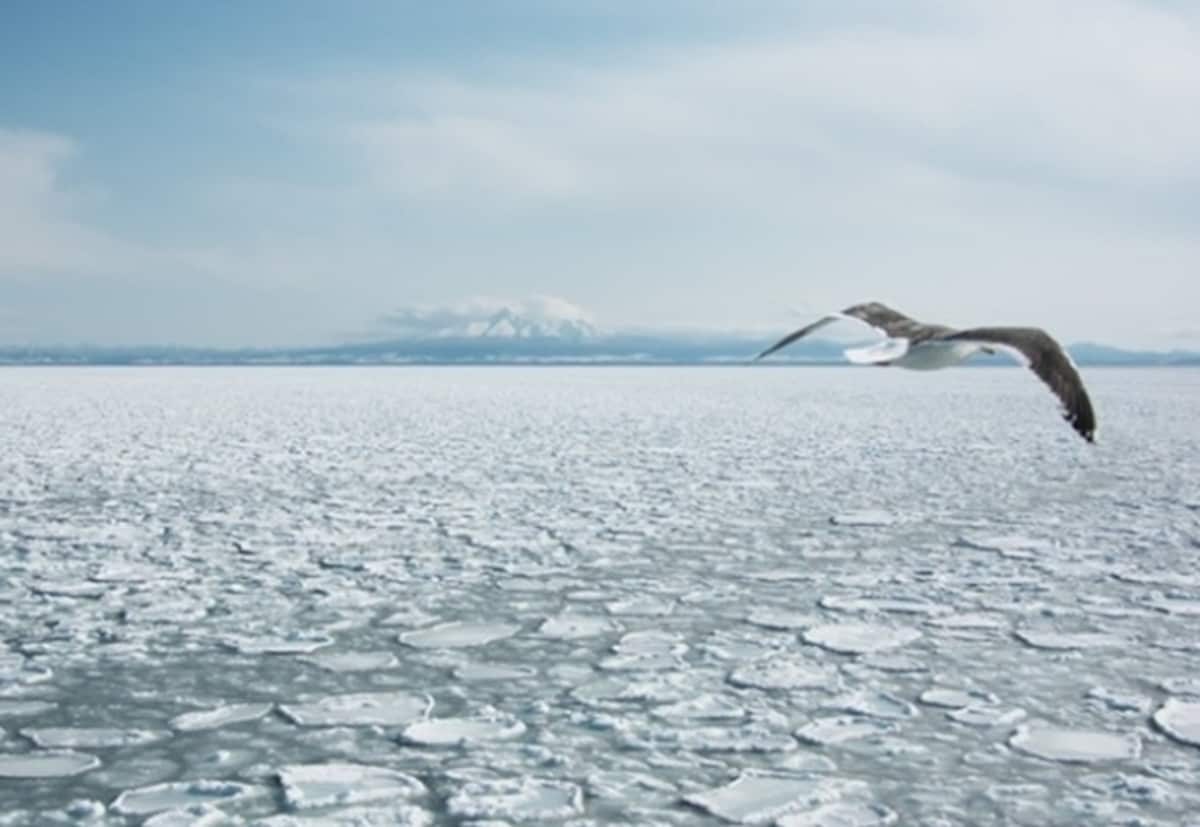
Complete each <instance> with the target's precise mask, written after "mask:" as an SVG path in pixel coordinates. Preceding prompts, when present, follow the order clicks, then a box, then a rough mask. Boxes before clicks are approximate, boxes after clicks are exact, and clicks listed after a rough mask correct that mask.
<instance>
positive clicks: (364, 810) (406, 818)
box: [254, 801, 483, 827]
mask: <svg viewBox="0 0 1200 827" xmlns="http://www.w3.org/2000/svg"><path fill="white" fill-rule="evenodd" d="M431 824H433V814H432V813H430V812H429V811H428V810H425V809H424V808H422V807H419V806H417V805H415V804H408V803H405V802H395V801H389V802H386V803H384V802H379V803H375V804H368V805H366V806H361V807H340V808H338V809H336V810H332V811H325V812H321V813H312V814H307V815H305V814H291V813H288V814H280V815H274V816H270V817H268V818H263V819H256V820H255V821H254V827H429V825H431ZM476 825H478V827H483V822H474V824H473V827H475V826H476Z"/></svg>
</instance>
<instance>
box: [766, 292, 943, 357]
mask: <svg viewBox="0 0 1200 827" xmlns="http://www.w3.org/2000/svg"><path fill="white" fill-rule="evenodd" d="M839 319H854V320H857V321H860V322H864V323H866V324H867V325H869V326H870V327H873V328H874V329H875V330H877V331H879V332H880V333H882V334H883V335H884V336H887V337H888V338H890V339H907V340H908V341H909V342H912V343H916V342H920V341H924V340H925V339H932V338H933V337H935V336H939V335H941V334H943V333H948V332H950V330H951V329H950V328H948V327H945V326H943V325H928V324H922V323H921V322H918V321H916V320H915V319H911V318H909V317H908V316H905V315H904V314H903V313H900V312H899V311H896V310H893V309H892V308H890V307H888V306H887V305H886V304H882V303H880V302H864V303H863V304H855V305H851V306H850V307H847V308H846V309H845V310H843V311H841V312H840V313H830V314H829V315H828V316H824V317H822V318H820V319H818V320H817V321H815V322H813V323H812V324H810V325H807V326H806V327H802V328H800V329H799V330H796V331H794V332H792V333H789V334H788V335H786V336H784V337H783V338H782V339H780V340H779V341H778V342H776V343H775V344H773V345H771V346H770V347H769V348H767V349H766V350H764V351H763V352H762V353H760V354H758V355H757V356H755V357H754V358H755V360H758V359H762V358H763V357H765V356H770V355H771V354H772V353H774V352H775V351H777V350H780V349H782V348H785V347H787V346H788V345H790V344H791V343H792V342H795V341H796V340H798V339H803V338H804V337H805V336H807V335H808V334H810V333H812V332H813V331H815V330H817V329H818V328H822V327H824V326H825V325H827V324H830V323H831V322H836V321H838V320H839Z"/></svg>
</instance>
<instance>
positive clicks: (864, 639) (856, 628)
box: [804, 623, 921, 655]
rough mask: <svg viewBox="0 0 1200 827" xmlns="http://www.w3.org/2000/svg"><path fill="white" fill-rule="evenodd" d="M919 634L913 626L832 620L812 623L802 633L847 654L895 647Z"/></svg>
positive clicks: (825, 646)
mask: <svg viewBox="0 0 1200 827" xmlns="http://www.w3.org/2000/svg"><path fill="white" fill-rule="evenodd" d="M920 636H921V633H920V632H919V631H917V630H916V629H911V628H907V627H903V626H880V625H878V624H874V623H836V624H829V625H825V626H816V627H813V628H811V629H808V630H807V631H805V632H804V639H805V640H806V641H807V642H809V643H812V644H814V645H816V646H820V647H821V648H823V649H828V650H829V651H831V652H839V653H841V654H847V655H861V654H866V653H869V652H882V651H884V650H887V649H897V648H899V647H901V646H905V645H907V644H909V643H912V642H913V641H914V640H916V639H917V638H919V637H920Z"/></svg>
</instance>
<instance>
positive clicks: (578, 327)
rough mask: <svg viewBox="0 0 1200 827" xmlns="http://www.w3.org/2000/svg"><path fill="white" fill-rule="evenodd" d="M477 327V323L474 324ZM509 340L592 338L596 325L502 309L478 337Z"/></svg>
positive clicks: (573, 319)
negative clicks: (535, 316) (532, 315)
mask: <svg viewBox="0 0 1200 827" xmlns="http://www.w3.org/2000/svg"><path fill="white" fill-rule="evenodd" d="M475 326H476V327H477V326H478V323H476V325H475ZM477 335H479V336H492V337H504V338H509V339H547V338H553V339H571V340H579V339H591V338H594V337H595V336H597V335H598V332H597V330H596V327H595V325H593V324H592V323H591V322H589V321H587V320H586V319H582V318H534V317H530V316H526V315H524V314H522V313H518V312H516V311H514V310H512V309H511V308H508V307H505V308H501V309H500V310H498V311H496V313H495V314H493V315H492V317H491V318H490V319H488V320H487V323H486V325H485V326H484V327H483V329H482V330H481V331H480V332H479V333H478V334H477Z"/></svg>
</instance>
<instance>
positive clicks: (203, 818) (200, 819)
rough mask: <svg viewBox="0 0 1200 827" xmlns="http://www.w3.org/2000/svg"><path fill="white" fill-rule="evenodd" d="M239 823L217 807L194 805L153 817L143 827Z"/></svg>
mask: <svg viewBox="0 0 1200 827" xmlns="http://www.w3.org/2000/svg"><path fill="white" fill-rule="evenodd" d="M237 823H238V822H235V821H234V820H233V819H231V818H230V817H229V816H227V815H225V813H223V812H221V811H220V810H218V809H217V808H216V807H211V806H209V805H208V804H193V805H192V806H190V807H181V808H178V809H175V810H166V811H164V812H161V813H159V814H158V815H154V816H151V817H150V818H148V819H146V820H145V821H143V822H142V827H233V825H234V824H237Z"/></svg>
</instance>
